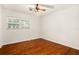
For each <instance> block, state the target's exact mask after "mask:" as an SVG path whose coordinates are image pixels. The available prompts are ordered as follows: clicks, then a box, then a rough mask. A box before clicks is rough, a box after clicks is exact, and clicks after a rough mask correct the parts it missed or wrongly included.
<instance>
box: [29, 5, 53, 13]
mask: <svg viewBox="0 0 79 59" xmlns="http://www.w3.org/2000/svg"><path fill="white" fill-rule="evenodd" d="M32 5H34V6H35V7H34V8H32V7H30V8H29V10H30V11H35V12H39V11H42V12H45V11H46V10H47V9H46V8H54V7H53V6H52V5H43V4H32Z"/></svg>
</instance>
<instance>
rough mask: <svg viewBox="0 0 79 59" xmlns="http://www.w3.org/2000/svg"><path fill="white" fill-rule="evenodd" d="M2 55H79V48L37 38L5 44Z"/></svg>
mask: <svg viewBox="0 0 79 59" xmlns="http://www.w3.org/2000/svg"><path fill="white" fill-rule="evenodd" d="M0 54H1V55H79V50H76V49H72V48H70V47H66V46H63V45H60V44H57V43H54V42H50V41H48V40H45V39H41V38H40V39H35V40H30V41H24V42H19V43H14V44H9V45H4V46H3V47H2V49H1V53H0Z"/></svg>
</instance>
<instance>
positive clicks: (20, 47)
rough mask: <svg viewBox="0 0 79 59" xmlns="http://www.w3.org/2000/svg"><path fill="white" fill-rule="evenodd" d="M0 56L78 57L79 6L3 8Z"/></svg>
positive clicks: (0, 19)
mask: <svg viewBox="0 0 79 59" xmlns="http://www.w3.org/2000/svg"><path fill="white" fill-rule="evenodd" d="M0 55H79V4H51V5H50V4H0Z"/></svg>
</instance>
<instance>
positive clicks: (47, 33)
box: [42, 6, 79, 49]
mask: <svg viewBox="0 0 79 59" xmlns="http://www.w3.org/2000/svg"><path fill="white" fill-rule="evenodd" d="M42 28H43V29H42V30H43V31H42V38H45V39H48V40H50V41H53V42H57V43H60V44H63V45H66V46H70V47H73V48H76V49H79V6H76V7H74V6H73V7H71V8H67V9H64V10H61V11H56V12H52V13H51V14H48V15H46V16H44V17H42Z"/></svg>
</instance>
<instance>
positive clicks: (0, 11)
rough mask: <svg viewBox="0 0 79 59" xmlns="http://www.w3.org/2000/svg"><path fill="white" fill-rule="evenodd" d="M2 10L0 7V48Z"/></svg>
mask: <svg viewBox="0 0 79 59" xmlns="http://www.w3.org/2000/svg"><path fill="white" fill-rule="evenodd" d="M1 21H2V9H1V5H0V48H1V46H2V22H1Z"/></svg>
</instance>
